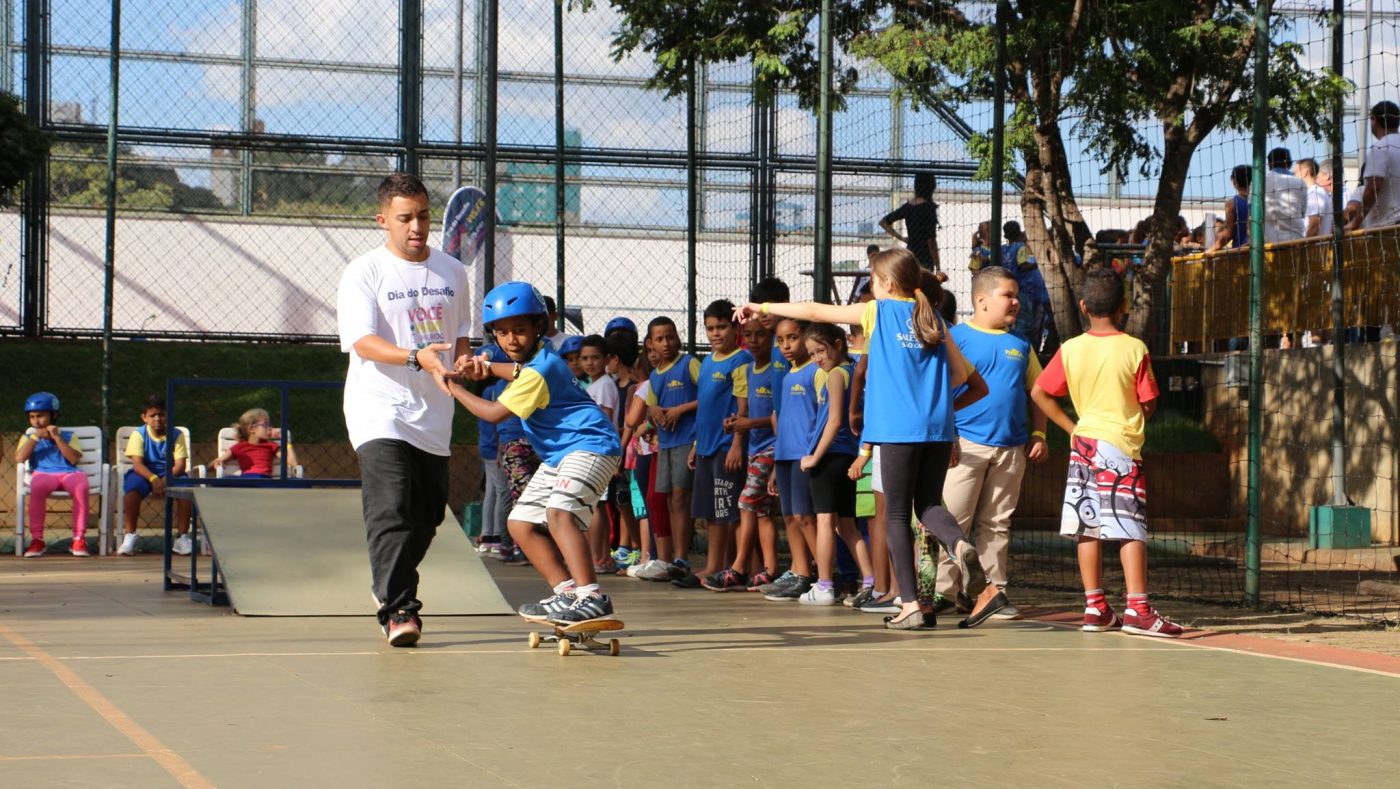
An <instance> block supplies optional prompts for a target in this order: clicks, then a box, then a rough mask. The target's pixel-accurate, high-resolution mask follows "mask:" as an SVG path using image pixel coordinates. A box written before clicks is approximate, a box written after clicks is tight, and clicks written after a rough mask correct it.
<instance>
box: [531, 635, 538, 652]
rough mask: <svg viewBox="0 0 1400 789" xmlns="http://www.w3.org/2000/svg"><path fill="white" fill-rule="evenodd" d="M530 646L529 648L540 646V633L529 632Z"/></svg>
mask: <svg viewBox="0 0 1400 789" xmlns="http://www.w3.org/2000/svg"><path fill="white" fill-rule="evenodd" d="M530 648H531V649H539V648H540V634H539V633H531V634H530Z"/></svg>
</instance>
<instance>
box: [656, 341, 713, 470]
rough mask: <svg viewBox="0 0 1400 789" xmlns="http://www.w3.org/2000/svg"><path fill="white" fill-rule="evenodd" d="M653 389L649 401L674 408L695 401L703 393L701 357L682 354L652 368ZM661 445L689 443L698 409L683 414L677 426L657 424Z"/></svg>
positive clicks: (672, 446) (692, 437)
mask: <svg viewBox="0 0 1400 789" xmlns="http://www.w3.org/2000/svg"><path fill="white" fill-rule="evenodd" d="M648 380H650V381H651V393H650V394H648V395H647V405H659V406H661V407H662V408H674V407H676V406H678V405H685V404H686V403H690V402H694V401H695V399H696V398H697V397H698V396H699V391H698V390H699V382H700V360H699V359H696V358H695V357H694V356H691V355H690V354H685V353H683V354H681V355H680V356H677V357H676V360H675V361H673V362H671V363H670V364H668V365H665V366H662V367H658V368H656V369H655V370H652V371H651V377H650V378H649V379H648ZM656 437H657V449H674V448H675V447H684V446H689V445H690V444H691V443H693V442H694V441H695V412H694V411H691V412H690V413H688V414H685V415H684V416H682V417H681V418H680V419H679V420H678V421H677V422H676V426H675V427H673V428H663V427H660V426H658V427H657V428H656Z"/></svg>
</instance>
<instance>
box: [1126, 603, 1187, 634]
mask: <svg viewBox="0 0 1400 789" xmlns="http://www.w3.org/2000/svg"><path fill="white" fill-rule="evenodd" d="M1123 632H1124V633H1132V634H1134V635H1139V636H1156V637H1157V638H1180V637H1181V634H1182V633H1184V632H1186V631H1185V629H1184V628H1182V626H1181V625H1178V624H1177V623H1175V622H1173V621H1171V620H1170V619H1168V618H1166V617H1165V616H1162V615H1161V614H1159V613H1157V609H1155V608H1149V609H1147V613H1144V614H1140V613H1138V612H1137V611H1135V610H1133V609H1132V608H1129V609H1128V610H1127V611H1124V612H1123Z"/></svg>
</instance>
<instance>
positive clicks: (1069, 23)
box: [610, 0, 1348, 337]
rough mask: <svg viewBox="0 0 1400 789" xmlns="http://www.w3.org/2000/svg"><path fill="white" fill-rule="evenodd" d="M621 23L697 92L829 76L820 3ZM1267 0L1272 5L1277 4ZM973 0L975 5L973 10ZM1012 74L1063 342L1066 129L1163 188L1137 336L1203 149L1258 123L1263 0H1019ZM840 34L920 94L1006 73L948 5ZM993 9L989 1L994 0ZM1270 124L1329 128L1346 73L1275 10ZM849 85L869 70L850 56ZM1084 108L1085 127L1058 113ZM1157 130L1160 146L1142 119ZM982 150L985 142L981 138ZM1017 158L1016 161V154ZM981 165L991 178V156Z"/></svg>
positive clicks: (961, 91)
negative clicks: (1304, 46) (748, 79)
mask: <svg viewBox="0 0 1400 789" xmlns="http://www.w3.org/2000/svg"><path fill="white" fill-rule="evenodd" d="M610 1H611V5H612V6H613V7H614V8H615V9H616V10H617V11H618V12H619V13H620V14H621V15H622V17H623V23H622V25H621V28H620V30H619V32H618V33H617V35H616V36H615V38H614V41H613V44H614V48H615V55H616V56H618V57H621V56H623V55H626V54H628V53H631V52H634V51H643V52H647V53H650V54H651V55H652V56H653V57H654V58H655V59H656V63H657V69H656V72H655V74H654V76H653V83H654V84H655V85H657V86H658V87H661V88H663V89H665V90H667V91H668V92H670V93H679V92H683V91H684V90H685V89H686V87H687V84H688V83H687V76H686V75H687V73H688V65H687V64H689V63H691V62H694V63H697V64H699V63H711V62H733V61H737V60H740V59H744V58H752V60H753V62H754V65H755V88H756V90H758V91H759V93H760V95H761V96H762V95H764V94H768V93H771V92H772V91H774V90H778V89H783V90H794V91H796V92H797V94H798V95H799V96H800V97H802V99H803V101H804V103H806V104H808V105H810V104H811V102H812V98H813V97H814V96H815V95H816V93H817V90H818V89H819V85H818V82H817V72H816V69H815V57H816V55H815V42H813V41H812V40H811V36H810V35H809V34H808V31H809V30H810V28H811V27H812V25H813V20H814V19H815V18H816V16H817V14H818V13H819V11H820V2H819V0H790V2H775V0H695V1H694V2H673V1H672V0H610ZM1264 2H1270V6H1271V7H1272V2H1271V0H1264ZM966 5H968V6H969V7H971V4H966ZM1006 5H1007V11H1008V13H1007V18H1006V35H1007V52H1008V61H1007V67H1006V72H1005V74H1003V75H1001V76H1002V77H1003V78H1004V79H1005V80H1006V84H1007V87H1008V99H1009V100H1010V102H1011V103H1012V112H1011V117H1010V119H1009V120H1008V122H1007V128H1006V142H1007V150H1008V152H1009V153H1010V154H1012V155H1013V156H1019V158H1020V160H1021V162H1022V165H1023V168H1024V176H1025V188H1024V189H1023V191H1022V193H1021V212H1022V216H1023V220H1024V221H1023V223H1022V224H1023V225H1024V226H1025V228H1026V231H1027V235H1028V237H1029V240H1030V243H1031V245H1032V248H1033V249H1034V250H1035V252H1036V255H1037V257H1038V258H1039V260H1040V261H1041V266H1042V268H1043V269H1044V274H1045V279H1046V284H1047V285H1048V286H1049V289H1050V293H1051V300H1052V308H1053V309H1054V313H1055V318H1056V322H1057V325H1058V327H1059V328H1060V330H1061V333H1062V334H1063V335H1064V336H1066V337H1068V336H1072V335H1073V334H1077V333H1078V332H1079V331H1080V330H1081V326H1080V323H1079V313H1078V310H1077V309H1076V308H1075V304H1076V302H1077V296H1076V293H1077V292H1078V290H1079V285H1080V283H1081V282H1082V277H1083V273H1084V269H1083V268H1080V267H1076V266H1075V265H1074V264H1073V261H1074V255H1075V252H1076V249H1077V248H1078V247H1079V246H1080V245H1082V244H1083V243H1084V241H1085V240H1086V239H1088V238H1089V237H1091V235H1092V232H1091V228H1089V226H1088V223H1087V222H1086V221H1085V220H1084V216H1083V213H1082V212H1081V211H1080V209H1079V206H1078V202H1077V200H1076V197H1075V190H1074V182H1073V178H1072V176H1071V171H1070V164H1071V162H1070V157H1069V154H1068V151H1069V150H1070V149H1071V146H1070V145H1069V144H1068V143H1067V139H1071V138H1072V139H1074V140H1077V141H1078V142H1079V143H1080V144H1081V145H1082V146H1083V147H1084V148H1085V149H1086V150H1088V151H1089V152H1090V153H1091V154H1093V155H1096V156H1097V157H1099V159H1100V161H1101V162H1102V165H1103V169H1104V171H1109V170H1116V171H1117V172H1118V173H1119V174H1120V175H1126V173H1127V172H1128V171H1129V169H1130V168H1134V167H1136V168H1137V169H1138V170H1139V172H1141V173H1143V174H1144V176H1149V175H1152V174H1155V175H1156V177H1157V188H1156V195H1155V202H1154V205H1153V212H1152V218H1151V220H1150V236H1149V242H1148V249H1147V254H1146V263H1145V267H1144V271H1143V275H1142V276H1140V277H1137V278H1135V280H1134V286H1133V287H1134V294H1133V295H1134V299H1133V311H1132V314H1131V315H1130V318H1129V330H1130V331H1132V332H1134V333H1136V334H1141V333H1143V332H1144V331H1145V329H1146V327H1147V326H1148V323H1149V318H1150V316H1151V313H1152V310H1153V308H1154V307H1155V304H1154V302H1153V299H1154V288H1153V286H1154V285H1156V284H1157V283H1159V282H1160V281H1161V280H1162V279H1163V278H1164V277H1165V276H1166V274H1167V271H1168V269H1169V267H1170V258H1171V249H1172V238H1173V229H1174V228H1175V226H1176V219H1177V216H1178V215H1179V214H1180V209H1181V195H1182V190H1183V187H1184V185H1185V179H1186V173H1187V171H1188V169H1189V167H1190V164H1191V159H1192V157H1193V156H1194V154H1195V152H1196V150H1197V149H1198V148H1199V147H1200V145H1201V144H1202V142H1204V141H1205V139H1206V138H1207V137H1208V136H1209V135H1210V134H1211V133H1212V132H1214V131H1215V130H1216V129H1226V130H1230V131H1244V130H1247V129H1249V128H1250V123H1251V99H1252V96H1253V93H1254V79H1253V69H1252V57H1253V49H1254V35H1255V34H1254V27H1253V15H1254V10H1255V3H1254V2H1250V1H1249V0H1094V1H1093V2H1090V0H1007V3H1006ZM833 7H834V8H835V9H836V12H835V13H834V16H833V25H832V33H833V36H834V38H835V40H836V42H837V45H838V48H839V50H841V51H845V52H850V53H852V54H853V55H855V56H857V57H860V58H864V59H866V60H868V61H871V62H874V63H876V64H878V65H879V67H880V68H883V69H884V70H886V71H888V72H889V73H890V74H891V75H893V77H894V78H895V80H896V84H897V86H898V88H899V90H900V91H901V92H903V93H904V94H905V95H906V96H907V97H908V98H909V100H910V101H911V102H912V103H913V104H914V105H915V106H926V105H928V104H930V103H933V102H942V103H954V104H956V103H957V102H960V101H967V100H975V99H987V98H989V97H990V96H991V93H992V88H993V86H994V84H995V79H996V77H997V75H996V74H995V73H994V72H995V70H996V61H995V52H996V47H995V35H996V25H995V22H994V20H993V19H991V18H990V15H989V14H982V15H981V16H976V17H974V16H969V15H968V14H967V13H965V12H964V9H963V8H962V7H961V5H960V4H958V3H954V2H950V1H948V0H927V1H926V2H921V1H920V0H896V1H895V2H871V1H868V0H855V2H848V3H833ZM986 8H987V7H986V6H985V5H982V6H981V9H982V10H983V11H985V10H986ZM1272 19H1273V21H1274V24H1272V25H1271V34H1272V35H1273V41H1272V42H1271V47H1270V61H1269V72H1270V112H1269V120H1270V123H1271V126H1272V131H1273V132H1274V133H1276V134H1280V135H1281V134H1287V133H1290V132H1293V131H1301V132H1303V133H1306V134H1308V135H1311V136H1313V137H1321V136H1322V133H1323V131H1324V128H1325V127H1324V124H1325V123H1326V122H1327V119H1328V118H1329V117H1330V107H1331V104H1332V102H1334V101H1336V100H1339V98H1340V97H1341V96H1342V95H1343V94H1344V93H1345V92H1346V91H1347V90H1348V85H1347V83H1346V82H1345V81H1344V80H1342V79H1341V78H1339V77H1336V76H1334V75H1332V74H1330V73H1327V72H1314V71H1309V70H1308V69H1307V68H1306V67H1305V66H1304V65H1303V64H1302V63H1301V62H1300V58H1301V55H1302V50H1301V47H1300V46H1299V45H1297V44H1296V43H1293V42H1290V41H1287V40H1286V39H1285V38H1284V35H1283V34H1284V33H1285V32H1286V30H1285V24H1286V22H1285V20H1283V19H1282V18H1281V17H1279V16H1278V15H1274V16H1273V17H1272ZM838 73H839V74H841V78H840V79H838V80H837V81H836V85H835V88H836V90H837V91H846V90H849V89H850V88H851V87H853V86H854V85H855V84H856V83H857V82H858V79H859V74H858V72H857V68H856V66H854V65H852V64H851V63H849V62H841V63H839V64H838ZM1065 118H1076V119H1077V120H1076V121H1075V122H1074V124H1073V125H1072V126H1069V127H1068V128H1067V125H1066V124H1065V123H1064V122H1063V121H1062V119H1065ZM1152 126H1156V127H1157V128H1158V129H1160V131H1161V135H1162V143H1161V146H1160V149H1159V148H1158V147H1157V146H1156V145H1155V144H1154V143H1153V142H1151V136H1150V135H1149V134H1148V133H1147V130H1148V129H1149V128H1150V127H1152ZM969 148H970V151H971V152H972V153H973V154H975V155H978V156H980V157H984V159H985V157H987V156H988V155H989V154H990V145H989V144H988V141H987V140H986V138H985V137H978V138H974V139H973V140H972V141H971V144H970V146H969ZM1009 158H1010V157H1009ZM983 172H984V174H985V173H986V172H987V167H986V163H985V160H984V167H983Z"/></svg>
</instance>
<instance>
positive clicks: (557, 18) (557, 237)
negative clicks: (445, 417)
mask: <svg viewBox="0 0 1400 789" xmlns="http://www.w3.org/2000/svg"><path fill="white" fill-rule="evenodd" d="M564 2H565V0H554V300H555V302H557V303H558V305H559V316H558V325H557V326H556V327H555V328H557V329H558V330H559V331H563V330H564V313H565V310H564V304H565V302H564V275H565V272H564V212H565V210H566V209H567V207H568V206H567V205H566V204H565V198H564Z"/></svg>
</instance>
